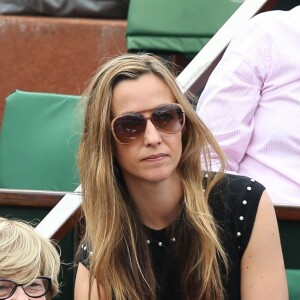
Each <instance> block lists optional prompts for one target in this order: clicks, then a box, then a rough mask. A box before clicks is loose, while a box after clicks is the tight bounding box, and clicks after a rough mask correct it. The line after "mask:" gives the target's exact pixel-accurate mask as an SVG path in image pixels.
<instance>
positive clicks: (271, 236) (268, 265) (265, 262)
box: [241, 192, 288, 300]
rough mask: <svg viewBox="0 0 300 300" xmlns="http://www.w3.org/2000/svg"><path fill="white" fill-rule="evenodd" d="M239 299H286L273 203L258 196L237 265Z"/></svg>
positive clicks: (263, 196)
mask: <svg viewBox="0 0 300 300" xmlns="http://www.w3.org/2000/svg"><path fill="white" fill-rule="evenodd" d="M241 299H242V300H257V299H272V300H288V288H287V281H286V275H285V267H284V261H283V256H282V250H281V244H280V237H279V230H278V224H277V220H276V215H275V210H274V207H273V204H272V202H271V200H270V198H269V196H268V195H267V193H266V192H264V193H263V194H262V197H261V200H260V203H259V206H258V210H257V214H256V218H255V222H254V227H253V231H252V234H251V237H250V241H249V244H248V246H247V248H246V250H245V252H244V255H243V258H242V264H241Z"/></svg>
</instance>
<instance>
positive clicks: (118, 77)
mask: <svg viewBox="0 0 300 300" xmlns="http://www.w3.org/2000/svg"><path fill="white" fill-rule="evenodd" d="M149 73H150V74H154V75H156V76H158V77H159V78H161V79H162V80H164V82H165V83H166V84H167V85H168V86H169V88H170V89H171V91H172V93H173V94H174V96H175V99H176V100H177V102H178V103H179V104H180V105H181V106H182V107H183V110H184V112H185V116H186V124H185V128H184V129H183V133H182V145H183V153H182V157H181V160H180V162H179V165H178V173H179V174H180V177H181V182H182V186H183V190H184V197H183V198H184V199H183V218H184V219H185V221H184V222H182V224H181V223H180V225H179V226H184V232H186V233H184V234H186V235H187V236H186V237H185V238H183V241H184V240H188V241H190V242H189V245H191V243H193V247H185V248H189V249H185V250H182V251H186V253H183V252H181V248H179V249H178V251H177V252H178V259H179V260H181V261H182V257H184V263H182V265H181V267H180V268H181V269H180V274H181V277H180V284H181V291H182V295H183V298H184V299H187V300H189V299H190V300H192V299H193V300H194V299H223V298H224V288H223V284H222V278H221V275H220V274H221V271H220V265H219V263H220V261H221V262H222V263H223V265H224V266H225V269H227V255H226V253H224V251H223V248H222V245H221V242H220V238H219V230H218V228H217V225H216V224H215V221H214V218H213V216H212V213H211V210H210V207H209V204H208V195H209V192H210V191H211V189H212V187H213V186H214V185H215V184H216V183H217V182H218V181H219V180H220V179H221V177H222V173H223V170H224V167H225V159H224V156H223V153H222V150H221V149H220V147H219V146H218V144H217V142H216V141H215V139H214V138H213V136H212V134H211V133H210V132H209V130H208V129H207V127H206V126H205V125H204V124H203V122H202V121H201V120H200V119H199V117H198V115H197V114H196V112H195V110H194V109H193V106H192V105H191V102H190V101H189V100H188V99H187V97H186V96H185V95H184V94H182V92H181V90H180V88H179V87H178V85H177V83H176V78H175V76H174V75H173V74H172V72H171V71H170V68H169V66H168V65H167V62H165V61H163V60H161V59H158V58H157V57H154V56H152V55H149V54H124V55H120V56H118V57H115V58H113V59H111V60H110V61H108V62H106V63H105V64H103V65H102V66H101V67H100V68H99V69H98V70H97V72H96V73H95V74H94V76H93V78H92V79H91V82H90V85H89V87H88V88H87V90H86V92H85V93H84V94H83V97H82V101H83V104H84V116H85V117H84V128H83V135H82V140H81V143H80V147H79V153H78V163H79V171H80V176H81V182H82V192H83V206H82V207H83V212H84V216H85V221H86V232H85V237H84V238H85V240H86V241H87V242H88V244H89V245H90V247H91V248H92V251H93V254H92V255H91V256H90V274H91V279H90V283H91V282H92V279H93V278H95V279H96V281H97V284H98V288H99V289H98V294H99V298H100V292H99V291H100V288H101V289H102V290H103V291H104V295H105V299H112V297H113V298H114V299H118V300H125V299H130V300H144V299H147V300H148V299H151V300H153V299H156V288H157V287H156V281H155V276H154V274H153V270H152V268H151V262H150V259H151V258H150V254H149V249H148V248H147V245H146V243H141V242H139V241H140V239H143V238H144V240H145V236H144V235H143V234H144V233H143V229H142V226H141V224H139V222H138V220H137V219H138V218H137V217H136V213H135V210H134V206H133V203H132V201H131V200H130V195H129V194H128V192H127V189H126V186H125V184H124V181H123V180H122V176H121V175H120V174H121V172H120V169H119V167H118V163H117V162H116V160H115V157H114V140H113V137H112V133H111V127H110V126H111V120H112V111H111V106H112V94H113V89H114V87H115V85H116V84H117V83H118V82H120V81H122V80H128V79H130V80H134V79H136V78H138V77H140V76H142V75H143V74H149ZM212 152H214V154H215V155H216V156H217V157H218V158H219V159H220V161H221V169H220V170H221V172H219V173H218V174H217V175H216V176H211V177H210V176H209V178H208V183H207V186H206V188H205V190H204V187H203V182H202V181H203V171H202V167H201V166H203V165H204V166H205V169H206V170H210V169H211V161H212V160H211V153H212ZM200 157H201V159H200ZM95 237H97V238H95ZM176 240H177V239H176ZM181 255H183V256H181ZM174 261H175V260H174Z"/></svg>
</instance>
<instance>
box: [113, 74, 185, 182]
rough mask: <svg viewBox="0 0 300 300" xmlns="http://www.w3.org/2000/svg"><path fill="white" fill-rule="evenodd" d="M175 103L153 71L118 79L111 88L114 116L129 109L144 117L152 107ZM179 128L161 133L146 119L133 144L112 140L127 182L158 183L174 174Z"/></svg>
mask: <svg viewBox="0 0 300 300" xmlns="http://www.w3.org/2000/svg"><path fill="white" fill-rule="evenodd" d="M174 102H176V100H175V98H174V95H173V94H172V92H171V90H170V88H169V87H168V86H167V84H166V83H165V82H164V81H163V80H162V79H160V78H159V77H158V76H156V75H154V74H144V75H142V76H141V77H139V78H138V79H134V80H131V79H128V80H123V81H121V82H119V83H118V84H117V85H116V86H115V88H114V90H113V98H112V111H113V118H115V117H117V116H120V115H122V114H125V113H129V112H138V113H140V114H142V115H143V116H144V117H145V118H148V117H150V116H151V114H152V112H153V109H155V108H156V107H158V106H161V105H164V104H170V103H174ZM181 134H182V133H181V131H178V132H177V133H172V134H168V133H163V132H161V131H159V130H158V129H157V128H156V127H155V126H154V125H153V123H152V122H151V120H150V119H148V120H147V124H146V129H145V133H144V135H143V136H142V137H140V138H139V139H138V140H137V141H135V142H134V143H132V144H125V145H123V144H120V143H118V142H117V141H115V154H116V159H117V161H118V163H119V165H120V167H121V169H122V172H123V176H124V179H125V180H126V182H127V184H129V183H132V184H137V183H141V182H142V181H145V182H153V183H154V182H160V181H164V180H168V179H171V178H172V177H173V176H176V177H177V175H176V168H177V165H178V163H179V160H180V157H181V153H182V143H181Z"/></svg>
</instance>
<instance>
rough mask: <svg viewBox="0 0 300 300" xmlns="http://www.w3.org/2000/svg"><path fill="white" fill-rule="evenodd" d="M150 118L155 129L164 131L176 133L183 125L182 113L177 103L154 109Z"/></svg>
mask: <svg viewBox="0 0 300 300" xmlns="http://www.w3.org/2000/svg"><path fill="white" fill-rule="evenodd" d="M151 120H152V122H153V124H154V125H155V126H156V127H157V129H159V130H161V131H163V132H165V133H176V132H178V131H180V130H181V129H182V127H183V125H184V113H183V111H182V109H181V107H180V106H179V105H176V104H175V105H174V104H170V105H164V106H161V107H158V108H157V109H155V111H154V112H153V114H152V117H151Z"/></svg>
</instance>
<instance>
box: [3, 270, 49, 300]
mask: <svg viewBox="0 0 300 300" xmlns="http://www.w3.org/2000/svg"><path fill="white" fill-rule="evenodd" d="M36 279H42V280H46V281H47V282H48V284H47V286H46V287H47V289H45V292H44V293H42V294H41V295H38V296H32V295H29V294H28V293H27V292H26V290H25V289H24V285H25V286H26V284H18V283H15V282H14V281H12V280H10V279H0V282H1V281H6V282H11V283H13V284H14V287H13V288H12V290H11V292H10V294H9V295H8V296H5V297H2V298H1V297H0V300H5V299H8V298H9V297H11V296H12V295H13V294H14V293H15V292H16V290H17V288H18V287H19V286H20V287H21V288H22V289H23V291H24V293H25V294H26V295H27V296H28V297H30V298H40V297H43V296H45V295H46V294H48V293H49V291H50V290H51V287H52V280H51V278H49V277H46V276H39V277H37V278H36Z"/></svg>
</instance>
